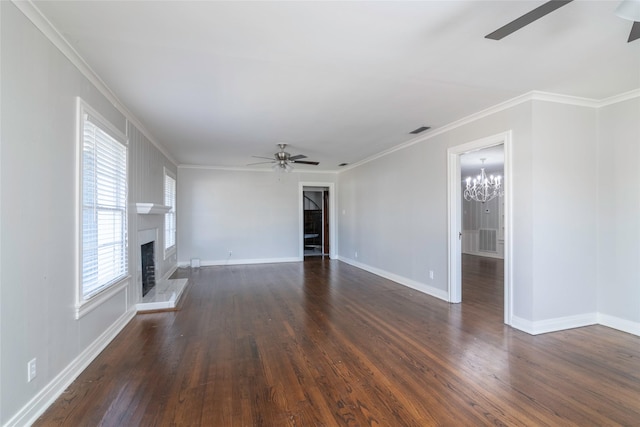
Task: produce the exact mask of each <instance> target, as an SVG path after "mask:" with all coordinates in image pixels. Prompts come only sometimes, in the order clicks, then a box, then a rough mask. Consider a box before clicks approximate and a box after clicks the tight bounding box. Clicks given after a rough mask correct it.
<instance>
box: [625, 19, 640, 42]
mask: <svg viewBox="0 0 640 427" xmlns="http://www.w3.org/2000/svg"><path fill="white" fill-rule="evenodd" d="M637 39H640V22H638V21H634V23H633V26H632V27H631V33H630V34H629V40H627V43H631V42H632V41H634V40H637Z"/></svg>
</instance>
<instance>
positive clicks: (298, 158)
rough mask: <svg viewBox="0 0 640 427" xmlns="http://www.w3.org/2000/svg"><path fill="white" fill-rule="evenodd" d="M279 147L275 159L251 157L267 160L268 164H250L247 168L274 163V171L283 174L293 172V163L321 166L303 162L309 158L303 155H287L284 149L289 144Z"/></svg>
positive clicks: (306, 161)
mask: <svg viewBox="0 0 640 427" xmlns="http://www.w3.org/2000/svg"><path fill="white" fill-rule="evenodd" d="M278 147H280V151H278V152H277V153H275V154H274V155H273V158H270V157H261V156H251V157H255V158H256V159H267V160H269V161H268V162H258V163H249V164H248V165H247V166H251V165H261V164H265V163H273V169H274V170H279V171H281V172H291V171H292V170H293V166H291V163H299V164H303V165H314V166H317V165H319V164H320V162H312V161H309V160H302V159H306V158H307V156H305V155H303V154H296V155H295V156H292V155H291V154H289V153H287V152H286V151H284V149H285V148H286V147H287V144H278Z"/></svg>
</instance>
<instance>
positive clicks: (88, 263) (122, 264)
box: [82, 114, 127, 300]
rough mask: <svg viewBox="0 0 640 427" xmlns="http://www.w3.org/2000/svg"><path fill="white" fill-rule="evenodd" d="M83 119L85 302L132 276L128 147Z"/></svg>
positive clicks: (97, 122) (94, 120)
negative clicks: (129, 270)
mask: <svg viewBox="0 0 640 427" xmlns="http://www.w3.org/2000/svg"><path fill="white" fill-rule="evenodd" d="M105 128H106V126H104V125H103V124H102V123H101V121H100V120H99V119H97V118H95V117H92V116H91V115H88V114H84V115H83V138H82V299H83V300H87V299H89V298H90V297H92V296H93V295H95V294H97V293H99V292H100V291H102V290H103V289H105V288H107V287H109V286H110V285H112V284H114V283H116V282H118V281H119V280H121V279H122V278H124V277H125V276H126V275H127V147H126V145H125V144H124V141H118V140H116V139H115V138H114V137H112V136H111V135H110V134H109V133H107V132H106V131H105V130H104V129H105Z"/></svg>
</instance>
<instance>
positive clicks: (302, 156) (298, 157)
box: [289, 154, 307, 160]
mask: <svg viewBox="0 0 640 427" xmlns="http://www.w3.org/2000/svg"><path fill="white" fill-rule="evenodd" d="M306 158H307V156H305V155H304V154H296V155H295V156H291V157H289V160H299V159H306Z"/></svg>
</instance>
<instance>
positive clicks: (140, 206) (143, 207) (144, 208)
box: [136, 203, 171, 215]
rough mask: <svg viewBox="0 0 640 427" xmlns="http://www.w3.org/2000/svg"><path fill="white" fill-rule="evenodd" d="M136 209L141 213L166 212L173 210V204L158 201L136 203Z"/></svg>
mask: <svg viewBox="0 0 640 427" xmlns="http://www.w3.org/2000/svg"><path fill="white" fill-rule="evenodd" d="M136 209H137V211H138V213H139V214H141V215H152V214H166V213H167V212H169V211H170V210H171V206H165V205H160V204H157V203H136Z"/></svg>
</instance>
